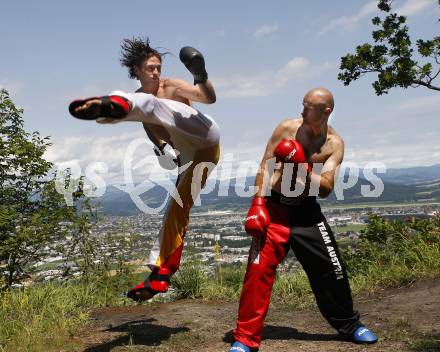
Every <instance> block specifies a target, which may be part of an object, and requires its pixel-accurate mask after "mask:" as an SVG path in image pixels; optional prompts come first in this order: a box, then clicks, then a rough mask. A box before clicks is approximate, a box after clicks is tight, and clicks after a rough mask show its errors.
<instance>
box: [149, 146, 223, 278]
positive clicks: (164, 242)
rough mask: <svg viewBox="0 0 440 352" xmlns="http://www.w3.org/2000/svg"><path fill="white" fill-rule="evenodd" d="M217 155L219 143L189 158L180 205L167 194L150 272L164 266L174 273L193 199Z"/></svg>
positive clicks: (180, 188)
mask: <svg viewBox="0 0 440 352" xmlns="http://www.w3.org/2000/svg"><path fill="white" fill-rule="evenodd" d="M219 157H220V146H219V145H218V144H216V145H214V146H212V147H209V148H205V149H200V150H197V151H195V153H194V156H193V157H192V158H191V159H192V161H193V162H192V163H191V165H190V166H189V167H188V168H187V169H186V170H185V171H183V172H182V173H181V174H180V175H179V178H178V180H177V183H176V191H177V192H178V195H179V197H180V200H181V204H179V203H178V202H177V201H176V199H175V198H177V199H179V197H170V200H169V203H168V205H167V210H166V213H165V216H164V219H163V225H162V229H161V231H160V233H159V238H158V239H157V241H156V242H155V244H154V245H153V248H152V250H151V253H150V258H149V266H150V267H152V269H153V273H154V271H156V272H157V268H160V269H166V270H164V272H166V271H169V272H170V274H173V273H174V272H175V271H176V270H177V269H178V268H179V265H180V258H181V255H182V249H183V238H184V237H185V233H186V231H187V229H188V223H189V212H190V210H191V207H192V206H193V204H194V200H195V199H196V198H197V196H198V195H199V193H200V191H201V189H202V188H203V187H204V186H205V183H206V180H207V178H208V176H209V174H210V172H211V171H212V170H213V169H214V168H215V166H216V165H217V163H218V160H219ZM154 268H156V270H154ZM161 271H162V270H161ZM151 279H152V278H150V280H151Z"/></svg>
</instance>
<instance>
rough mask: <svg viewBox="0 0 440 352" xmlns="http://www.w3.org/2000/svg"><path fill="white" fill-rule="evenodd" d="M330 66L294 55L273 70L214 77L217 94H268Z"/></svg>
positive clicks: (246, 95)
mask: <svg viewBox="0 0 440 352" xmlns="http://www.w3.org/2000/svg"><path fill="white" fill-rule="evenodd" d="M330 68H332V65H331V64H329V63H327V62H326V63H324V64H321V65H312V63H311V62H310V61H309V60H308V59H307V58H304V57H295V58H293V59H292V60H290V61H288V62H287V63H286V64H285V65H284V66H282V67H280V68H279V69H277V70H274V71H265V72H261V73H256V74H248V75H242V74H235V75H231V76H228V77H221V78H215V83H216V89H217V90H218V92H219V93H218V95H219V96H225V97H261V96H269V95H271V94H273V93H274V92H275V91H276V90H278V89H280V88H283V87H285V86H286V85H287V84H288V83H289V82H291V81H293V80H295V79H303V78H304V77H306V75H307V77H313V76H316V75H317V74H320V73H322V72H323V71H326V70H328V69H330Z"/></svg>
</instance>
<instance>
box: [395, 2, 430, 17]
mask: <svg viewBox="0 0 440 352" xmlns="http://www.w3.org/2000/svg"><path fill="white" fill-rule="evenodd" d="M433 4H434V1H433V0H407V1H406V2H405V3H404V4H402V6H400V7H398V8H397V9H396V12H397V13H398V14H399V15H403V16H411V15H415V14H418V13H419V12H421V11H423V10H425V9H427V8H428V7H430V6H432V5H433Z"/></svg>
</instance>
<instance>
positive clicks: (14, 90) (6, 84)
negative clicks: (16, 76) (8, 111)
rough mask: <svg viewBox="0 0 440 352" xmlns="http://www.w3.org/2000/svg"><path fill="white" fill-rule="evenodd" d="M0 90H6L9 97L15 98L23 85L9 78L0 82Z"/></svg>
mask: <svg viewBox="0 0 440 352" xmlns="http://www.w3.org/2000/svg"><path fill="white" fill-rule="evenodd" d="M0 89H6V90H7V91H8V93H9V95H10V96H11V97H14V96H16V95H17V94H18V93H20V92H21V90H22V89H23V83H22V82H19V81H14V80H11V79H9V78H4V79H2V80H0Z"/></svg>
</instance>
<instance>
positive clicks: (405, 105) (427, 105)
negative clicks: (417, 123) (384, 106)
mask: <svg viewBox="0 0 440 352" xmlns="http://www.w3.org/2000/svg"><path fill="white" fill-rule="evenodd" d="M439 105H440V96H436V95H433V96H429V97H420V98H414V99H410V100H407V101H404V102H401V103H399V104H396V105H395V106H393V107H391V108H390V110H391V111H396V112H410V111H414V110H421V109H431V108H435V109H436V110H437V111H438V107H439Z"/></svg>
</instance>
